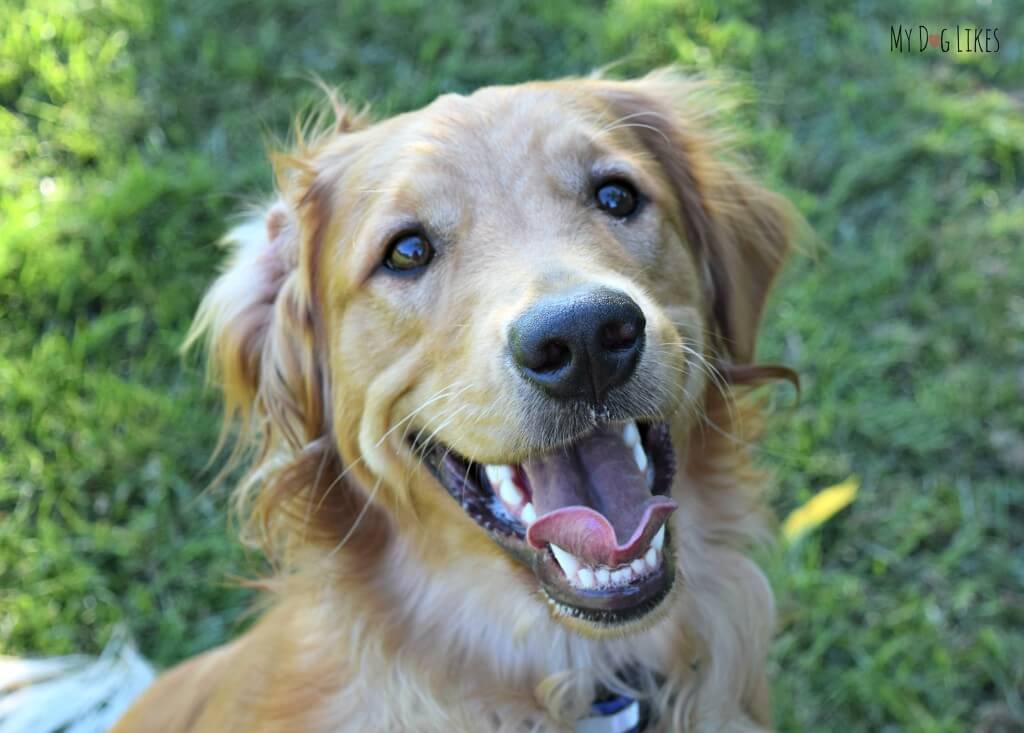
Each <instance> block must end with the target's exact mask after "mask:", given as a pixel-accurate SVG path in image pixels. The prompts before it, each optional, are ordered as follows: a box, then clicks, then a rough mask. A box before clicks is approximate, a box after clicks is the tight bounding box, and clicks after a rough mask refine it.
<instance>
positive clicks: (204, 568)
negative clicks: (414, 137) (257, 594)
mask: <svg viewBox="0 0 1024 733" xmlns="http://www.w3.org/2000/svg"><path fill="white" fill-rule="evenodd" d="M475 5H478V4H472V3H468V2H465V3H429V4H427V3H422V4H421V3H418V2H413V0H383V1H382V2H371V1H370V0H348V1H346V2H344V3H334V4H324V5H323V7H321V8H319V9H316V8H311V7H310V4H309V3H306V2H299V0H282V1H280V2H275V3H243V2H241V1H240V0H221V1H218V2H200V0H181V1H179V2H176V3H169V2H168V3H163V2H159V1H158V0H95V1H93V2H88V3H86V2H72V1H71V0H34V1H33V2H30V3H27V4H26V3H22V2H18V1H17V0H2V1H0V27H3V28H4V32H3V34H0V644H2V651H4V652H8V653H44V654H61V653H68V652H72V651H93V652H95V651H97V650H99V649H100V648H101V647H102V646H103V644H104V642H105V641H106V639H107V638H108V636H109V634H110V633H111V630H112V628H113V627H114V625H115V624H117V623H126V624H128V626H129V627H130V629H131V631H132V633H133V634H134V635H135V637H136V638H137V639H138V640H139V642H140V644H141V646H142V648H143V651H144V652H145V653H146V654H147V655H148V656H150V657H151V658H153V659H155V660H156V661H158V662H159V663H161V664H170V663H173V662H175V661H177V660H180V659H182V658H184V657H186V656H188V655H191V654H194V653H196V652H198V651H200V650H202V649H205V648H207V647H209V646H212V645H214V644H216V643H219V642H221V641H223V640H225V639H227V638H229V637H230V636H231V635H233V634H235V633H237V631H238V630H239V629H240V628H241V626H242V625H243V624H244V623H245V611H246V609H247V608H248V607H249V605H250V603H251V601H252V596H251V595H250V594H249V592H248V591H245V590H242V589H240V588H239V587H238V586H237V585H236V583H235V579H236V578H238V577H239V576H251V575H253V574H255V573H257V572H259V570H260V569H261V565H260V561H259V559H258V558H255V557H253V556H251V555H247V554H246V553H244V552H243V551H242V550H241V548H240V547H239V546H238V544H237V543H236V542H235V540H234V539H233V536H234V532H233V529H232V528H231V527H230V526H229V525H228V521H227V519H226V517H225V511H224V507H225V499H224V495H223V492H203V491H202V487H203V486H204V485H205V484H206V482H207V481H208V480H209V478H210V474H208V473H204V470H203V469H204V465H205V463H206V460H207V457H208V454H209V451H210V447H211V445H212V443H213V440H214V438H215V435H216V427H217V425H216V422H217V417H218V416H217V405H216V400H215V396H214V395H211V394H209V393H208V392H205V391H204V389H203V388H202V384H201V368H200V367H199V366H198V365H196V364H194V363H184V364H183V363H182V362H181V361H180V360H179V358H178V356H177V353H176V349H177V346H178V344H179V343H180V341H181V339H182V335H183V333H184V329H185V328H186V327H187V324H188V322H189V318H190V316H191V314H192V312H193V310H194V308H195V306H196V304H197V302H198V299H199V297H200V295H201V293H202V291H203V289H204V287H205V286H206V285H207V284H208V282H209V280H210V278H211V277H212V274H213V272H214V268H215V265H216V263H217V261H218V258H219V255H218V252H217V251H216V249H215V248H214V247H213V246H211V244H210V243H211V242H213V241H214V240H215V239H216V238H217V237H218V235H219V234H220V233H221V232H222V230H223V229H224V227H225V223H226V221H227V219H228V217H229V216H230V215H231V214H232V213H233V212H234V211H236V210H237V209H238V208H239V207H240V205H241V204H243V203H244V202H245V201H246V199H247V197H250V196H253V195H258V194H260V193H264V192H266V191H267V190H268V189H269V185H270V172H269V168H268V166H267V164H266V162H265V158H264V156H263V154H262V149H263V141H264V139H265V137H266V136H267V134H268V133H272V134H280V133H283V132H284V131H285V130H286V128H287V123H288V119H289V117H290V115H291V114H292V113H293V112H294V111H295V110H296V109H297V108H299V107H301V106H303V105H307V104H309V103H310V102H311V101H312V100H314V99H315V98H316V96H317V93H316V91H315V89H314V88H313V87H312V85H311V84H309V82H308V78H309V75H310V74H317V75H320V76H322V77H323V78H324V79H326V80H328V81H330V82H336V83H340V84H342V85H343V86H344V88H345V89H346V90H347V92H348V94H349V95H350V96H351V97H352V98H354V99H356V100H360V101H370V102H373V103H374V104H375V106H376V107H377V108H378V109H379V110H381V111H382V112H385V113H388V112H395V111H399V110H402V109H408V108H412V107H415V106H418V105H420V104H423V103H425V102H427V101H429V100H430V99H431V98H432V97H433V96H434V95H436V94H437V93H439V92H442V91H466V90H470V89H473V88H474V87H476V86H479V85H482V84H490V83H496V82H513V81H518V80H524V79H528V78H533V77H552V76H558V75H563V74H569V73H580V72H585V71H588V70H590V69H591V68H594V67H596V66H600V65H603V64H606V63H608V62H611V61H619V62H621V63H620V65H619V66H618V67H617V70H616V73H618V74H629V73H639V72H642V71H645V70H647V69H649V68H651V67H654V66H657V65H661V64H665V63H669V62H682V63H684V64H686V65H688V66H690V67H692V68H695V69H700V70H706V71H714V72H715V73H718V72H724V73H727V74H728V75H729V76H730V77H731V78H732V79H733V80H734V81H735V82H736V84H735V92H736V93H737V94H738V95H740V96H743V97H746V98H747V99H748V100H749V101H750V103H749V104H748V105H747V106H746V107H744V108H743V109H742V110H741V111H740V112H739V113H738V114H737V116H736V120H735V121H736V123H737V125H738V126H739V127H740V129H741V130H742V131H743V133H744V137H745V139H746V140H747V142H748V143H749V146H750V149H751V151H752V154H753V157H754V160H755V161H756V163H757V167H758V169H759V170H760V171H762V172H763V175H764V177H766V178H767V179H768V180H769V181H770V182H771V183H772V185H774V186H776V187H778V188H779V189H780V190H783V191H784V192H786V193H787V194H788V195H789V196H790V197H791V198H792V199H793V200H794V201H796V202H797V204H798V205H799V206H800V208H801V210H802V211H803V212H804V214H805V215H806V216H807V218H808V220H809V221H810V223H811V225H812V227H813V228H814V230H815V231H816V232H817V234H818V237H819V239H820V241H821V248H820V251H819V252H818V254H817V256H816V257H814V258H804V259H800V260H796V261H794V262H793V263H792V265H791V267H790V268H789V270H788V271H787V274H786V276H785V278H784V281H783V283H782V285H781V287H780V289H779V290H778V291H777V294H776V296H775V298H774V300H773V304H772V307H771V310H770V313H769V315H768V319H767V324H768V325H767V328H766V332H765V334H764V336H763V339H762V342H761V344H762V354H763V356H765V357H766V358H775V359H781V360H784V361H786V362H788V363H789V364H791V365H792V366H794V367H796V368H797V369H798V370H799V371H800V372H801V374H802V376H803V379H804V395H803V400H802V402H801V403H800V405H799V406H798V407H797V408H796V409H794V410H788V409H784V408H780V409H779V410H778V411H777V413H776V415H775V417H774V418H773V419H772V421H771V424H770V430H769V431H768V436H767V440H766V441H765V444H764V447H763V450H762V451H761V454H760V455H761V460H762V461H763V462H764V463H765V464H766V465H768V466H771V467H772V468H773V469H774V470H775V471H776V472H777V473H778V475H779V479H780V481H779V490H778V492H777V493H776V494H775V495H774V496H773V497H772V501H773V503H774V505H775V506H776V508H777V510H778V511H779V513H780V514H783V513H785V512H787V511H789V510H790V509H792V508H793V507H794V506H797V505H798V504H800V503H801V502H802V501H804V500H806V499H807V498H808V497H809V496H810V495H811V494H812V493H813V492H814V491H815V490H816V489H819V488H821V487H823V486H825V485H828V484H831V483H834V482H836V481H838V480H841V479H843V478H845V477H846V476H848V475H849V474H857V475H858V476H860V477H861V479H862V489H861V493H860V496H859V497H858V499H857V501H856V502H855V503H854V505H853V506H852V507H850V508H849V509H847V510H845V511H844V512H843V513H841V514H840V515H838V516H837V517H835V518H834V519H832V520H831V521H830V522H829V523H828V524H827V525H825V526H824V527H823V528H822V529H820V530H818V531H817V532H815V533H813V534H812V535H810V536H809V537H807V538H806V539H804V540H803V541H802V542H800V543H798V544H797V545H795V546H793V547H790V548H786V547H780V548H779V549H778V550H777V551H776V552H774V553H772V554H769V555H767V556H766V557H765V565H766V567H768V569H769V571H770V573H771V575H772V578H773V582H774V585H775V587H776V589H777V592H778V596H779V606H780V611H781V614H780V615H781V624H780V632H779V635H778V640H777V642H776V644H775V647H774V651H773V655H772V665H773V670H774V677H775V707H776V711H777V720H778V726H779V728H780V730H783V731H824V730H849V731H922V732H925V731H927V732H932V731H936V732H938V731H951V732H952V731H977V732H979V733H986V732H990V733H995V732H996V731H1011V730H1022V729H1024V636H1022V634H1024V486H1022V484H1024V481H1022V478H1021V477H1022V475H1024V290H1022V288H1021V283H1022V282H1024V246H1022V244H1024V192H1022V186H1021V181H1022V172H1024V102H1022V98H1024V97H1022V93H1021V89H1022V88H1024V54H1022V50H1021V49H1022V45H1021V44H1022V41H1024V21H1022V20H1021V16H1020V13H1019V9H1016V10H1015V9H1013V8H1012V7H1011V4H1010V3H1005V2H1000V0H995V2H992V3H990V4H981V3H977V4H976V3H973V2H966V0H959V1H957V2H952V3H940V2H938V0H920V1H916V2H910V3H905V4H904V5H903V7H901V8H900V9H899V10H898V11H897V10H896V9H894V8H893V7H892V5H893V4H892V3H889V2H885V0H864V1H863V2H859V3H856V4H848V3H840V2H827V3H816V4H814V5H809V6H808V7H799V6H798V5H797V4H796V3H772V4H769V3H757V2H753V1H752V0H729V1H728V2H725V3H720V4H719V3H711V2H702V1H699V0H686V1H680V0H629V1H627V0H619V1H618V2H611V3H608V4H604V3H570V2H568V1H567V0H535V1H534V0H531V1H525V0H523V1H519V2H507V3H504V4H502V5H501V6H500V9H499V10H496V11H495V10H490V11H487V12H484V11H481V10H479V9H475V7H474V6H475ZM332 6H337V7H332ZM716 7H717V9H716ZM899 23H903V24H911V25H914V26H915V27H916V26H917V25H918V24H926V25H929V26H941V25H946V26H955V25H956V24H957V23H960V24H961V25H981V26H990V27H992V26H995V27H999V29H1000V30H999V38H1000V40H1001V50H1000V52H999V53H998V54H992V55H988V56H982V55H972V56H956V55H953V54H950V55H942V54H939V53H937V52H934V51H930V52H927V53H924V54H920V55H918V54H916V53H915V54H912V55H908V56H899V55H895V54H891V53H890V52H889V27H890V25H891V24H899Z"/></svg>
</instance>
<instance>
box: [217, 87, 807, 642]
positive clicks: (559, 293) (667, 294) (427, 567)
mask: <svg viewBox="0 0 1024 733" xmlns="http://www.w3.org/2000/svg"><path fill="white" fill-rule="evenodd" d="M705 103H706V97H705V96H704V95H702V94H699V93H696V92H695V91H694V87H693V86H692V85H690V84H689V83H687V82H685V81H682V80H680V79H678V78H676V77H674V76H672V75H669V74H659V75H654V76H651V77H648V78H645V79H642V80H639V81H632V82H614V81H605V80H598V79H572V80H566V81H556V82H545V83H536V84H527V85H521V86H512V87H497V88H487V89H483V90H480V91H478V92H476V93H474V94H472V95H470V96H466V97H463V96H455V95H448V96H444V97H441V98H439V99H438V100H436V101H435V102H434V103H433V104H431V105H430V106H428V107H426V108H425V109H422V110H419V111H417V112H413V113H409V114H404V115H399V116H396V117H393V118H391V119H387V120H384V121H382V122H378V123H375V124H367V123H365V122H361V121H353V120H352V119H351V118H349V117H347V116H345V115H344V113H343V112H342V113H341V119H340V122H339V124H338V126H337V128H336V129H334V130H332V131H330V132H328V133H326V134H321V135H319V136H318V137H316V139H314V140H311V141H309V142H306V143H300V145H299V147H298V149H297V150H296V151H295V152H294V153H292V154H291V155H289V156H283V157H281V158H280V159H279V169H280V175H279V188H280V197H279V199H278V200H277V202H276V203H275V204H274V205H273V206H272V207H271V208H270V209H269V212H268V213H267V214H266V215H265V217H264V218H265V221H263V222H261V223H260V224H259V225H258V226H259V227H261V228H263V229H265V232H264V231H260V232H258V233H254V230H251V229H250V230H245V229H244V228H243V230H242V231H241V233H240V234H237V235H236V238H237V239H241V240H243V242H244V243H245V244H244V246H243V247H242V248H241V249H240V250H239V252H237V253H236V256H235V259H234V261H233V263H232V264H231V265H230V267H229V269H228V271H227V272H226V274H225V275H224V276H223V277H222V279H221V280H220V281H219V283H218V284H217V285H216V286H215V287H214V289H213V290H212V291H211V293H210V295H209V296H208V298H207V300H206V302H205V304H204V306H203V311H202V312H201V314H200V318H199V320H198V322H197V323H198V326H197V328H198V331H199V332H203V331H205V332H207V333H208V334H209V336H210V339H211V343H212V352H213V361H214V363H215V365H216V366H217V367H218V368H219V370H220V372H221V374H222V378H223V381H224V383H225V391H226V394H227V398H228V402H229V407H230V409H231V410H232V411H238V412H241V413H243V415H244V416H245V417H246V419H247V420H250V421H255V422H256V423H258V426H259V428H260V432H261V433H262V435H263V441H264V442H263V446H264V449H263V454H262V455H261V457H260V458H259V460H258V466H259V469H258V471H257V479H258V481H257V482H256V483H259V480H262V481H263V482H264V483H265V484H267V485H266V486H264V487H263V488H260V489H258V491H259V492H260V496H261V497H264V504H266V503H267V501H268V500H265V497H266V496H271V495H272V496H273V497H274V505H275V506H276V507H277V508H278V509H280V508H281V507H289V506H290V507H292V508H293V509H294V511H292V512H291V513H289V514H288V516H289V517H290V518H289V520H288V523H289V524H290V525H294V524H296V523H298V524H299V525H300V526H299V528H297V529H295V532H294V533H293V534H294V535H295V536H302V537H303V538H306V539H303V540H302V541H303V542H305V541H309V540H308V538H310V537H311V536H312V535H310V534H309V533H308V532H307V531H306V530H305V529H303V528H306V527H308V526H309V524H310V522H312V523H314V524H318V526H319V528H320V529H321V530H325V531H326V532H327V535H328V538H329V544H328V546H329V547H336V546H337V545H346V546H345V547H343V549H342V550H341V552H339V556H343V555H348V556H349V557H354V558H355V559H354V560H352V564H351V567H352V568H359V569H362V570H364V571H365V572H366V573H368V574H372V573H375V572H382V571H381V570H380V568H379V567H378V564H383V563H385V559H384V558H385V556H386V553H385V551H384V550H383V549H382V548H383V547H385V546H386V545H387V543H388V542H389V541H390V539H389V538H391V539H393V538H395V537H400V538H401V540H402V541H403V542H404V543H406V546H407V547H410V548H412V552H411V553H409V554H408V556H410V557H412V556H414V557H415V558H416V562H417V563H418V567H417V568H415V569H409V570H408V572H411V573H412V572H415V573H426V574H430V573H435V572H438V571H442V572H443V571H444V569H445V568H449V569H450V568H453V567H455V566H456V565H459V566H460V567H465V566H466V564H467V563H472V564H474V565H475V567H477V568H481V567H482V568H484V570H483V572H485V573H486V574H488V575H489V576H491V577H497V578H499V579H501V582H502V583H503V584H504V585H505V586H506V587H507V588H510V589H520V590H521V591H524V592H525V594H526V597H528V598H529V599H530V600H529V601H528V602H534V603H539V604H541V605H543V604H544V603H545V602H547V603H548V604H549V605H550V606H551V607H552V608H553V609H554V616H555V617H556V618H558V619H560V620H563V621H565V622H566V623H568V624H570V625H571V626H573V627H574V628H576V629H578V630H581V631H583V632H585V633H592V634H596V633H602V632H606V631H608V630H609V629H614V630H617V631H623V630H628V629H629V628H631V627H632V626H634V625H635V624H636V623H637V622H638V621H642V620H644V619H648V618H652V617H653V614H654V613H656V612H657V609H658V608H659V607H661V606H664V605H665V599H666V598H667V597H669V596H670V592H671V589H672V586H673V583H674V582H675V577H676V572H675V568H676V561H675V557H674V550H673V547H674V546H675V544H676V543H675V542H674V540H673V533H672V531H671V530H670V529H669V527H670V526H671V522H669V519H670V517H671V516H672V514H673V512H674V511H676V510H677V508H678V506H679V504H681V503H685V502H686V501H687V496H686V495H685V491H684V490H683V489H682V488H681V484H682V482H680V481H677V480H676V474H677V466H680V465H681V464H682V462H683V461H684V459H685V458H686V456H685V455H681V454H683V453H685V452H686V451H687V450H688V446H689V445H690V443H689V442H688V435H689V433H690V431H691V429H692V428H694V427H695V426H696V424H697V421H698V416H699V415H700V413H701V410H702V409H703V405H704V400H705V396H706V394H707V390H708V388H709V385H710V384H711V382H712V381H713V380H720V379H722V374H723V373H725V372H727V371H728V370H729V369H731V368H732V369H734V368H736V367H742V365H745V364H749V363H750V362H751V360H752V358H753V353H754V345H755V339H756V334H757V326H758V321H759V316H760V312H761V309H762V306H763V304H764V301H765V297H766V294H767V292H768V289H769V286H770V284H771V282H772V279H773V277H774V276H775V274H776V271H777V270H778V267H779V265H780V263H781V261H782V258H783V255H784V253H785V250H786V248H787V238H788V224H787V222H788V216H787V208H786V207H785V206H784V205H783V203H782V202H781V201H780V200H779V199H778V198H777V197H775V196H773V195H771V194H768V193H767V192H765V191H764V190H762V189H760V188H758V187H756V186H755V185H754V184H753V183H752V182H751V181H749V180H748V179H747V178H746V177H745V176H744V175H743V174H742V173H740V172H739V171H738V170H737V169H736V168H735V167H734V166H732V165H730V164H729V163H727V162H725V161H724V160H723V159H722V158H721V156H720V155H719V152H718V150H717V146H716V145H715V144H714V141H713V138H712V137H710V136H709V135H708V134H706V133H705V132H704V131H703V130H702V126H701V124H700V120H701V119H702V118H703V117H704V116H705V114H704V113H705V110H704V109H702V107H703V106H704V104H705ZM249 226H250V227H251V226H252V225H249ZM275 511H276V510H275ZM265 514H266V515H267V516H269V513H268V512H265ZM284 514H285V513H278V514H275V515H274V516H283V515H284ZM275 521H276V520H275ZM282 521H283V520H282ZM304 532H305V533H304ZM361 536H362V538H363V540H364V541H362V542H361V543H360V537H361ZM499 548H500V549H499ZM538 589H539V590H540V591H542V592H541V593H538V592H537V591H538ZM510 592H511V591H510Z"/></svg>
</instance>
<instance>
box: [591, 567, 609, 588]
mask: <svg viewBox="0 0 1024 733" xmlns="http://www.w3.org/2000/svg"><path fill="white" fill-rule="evenodd" d="M594 577H595V578H597V584H598V585H608V583H610V582H611V580H612V571H611V570H609V569H608V568H606V567H605V566H604V565H602V566H601V567H599V568H598V569H597V570H595V571H594Z"/></svg>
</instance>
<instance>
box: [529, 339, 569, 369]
mask: <svg viewBox="0 0 1024 733" xmlns="http://www.w3.org/2000/svg"><path fill="white" fill-rule="evenodd" d="M538 351H539V357H540V358H539V359H537V362H536V365H535V366H533V370H534V371H536V372H544V373H548V372H555V371H558V370H559V369H561V368H562V367H564V366H565V365H566V364H568V363H569V362H570V361H572V350H571V349H570V348H569V346H568V345H567V344H566V343H565V342H564V341H558V340H555V339H549V340H547V341H545V342H544V343H542V344H541V345H540V348H539V349H538Z"/></svg>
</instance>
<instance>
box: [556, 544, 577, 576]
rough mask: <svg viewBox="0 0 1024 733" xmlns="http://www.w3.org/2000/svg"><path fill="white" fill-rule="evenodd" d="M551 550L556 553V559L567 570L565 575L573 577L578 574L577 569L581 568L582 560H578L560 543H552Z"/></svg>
mask: <svg viewBox="0 0 1024 733" xmlns="http://www.w3.org/2000/svg"><path fill="white" fill-rule="evenodd" d="M551 552H553V553H554V555H555V559H556V560H558V564H559V565H561V566H562V570H563V571H564V572H565V577H567V578H571V577H572V576H573V575H575V574H576V571H577V570H579V569H580V561H579V560H577V559H576V558H575V557H574V556H573V555H572V553H570V552H566V551H565V550H563V549H562V548H561V547H559V546H558V545H551Z"/></svg>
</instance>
